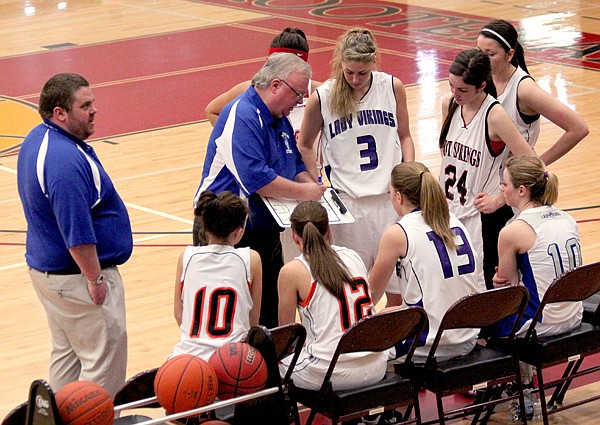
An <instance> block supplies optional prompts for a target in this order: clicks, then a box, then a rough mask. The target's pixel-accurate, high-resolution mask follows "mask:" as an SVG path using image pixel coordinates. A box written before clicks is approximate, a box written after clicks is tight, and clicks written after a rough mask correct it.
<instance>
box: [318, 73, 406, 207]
mask: <svg viewBox="0 0 600 425" xmlns="http://www.w3.org/2000/svg"><path fill="white" fill-rule="evenodd" d="M332 82H333V81H332V80H327V81H326V82H325V83H324V84H323V85H321V86H320V87H318V88H317V92H318V94H319V99H320V102H321V115H322V117H323V128H322V129H321V146H322V149H323V160H324V162H325V164H326V166H327V167H328V168H326V170H327V171H328V172H329V175H328V178H329V181H330V182H331V185H332V186H333V187H335V188H336V189H340V190H342V191H344V192H346V193H348V194H349V195H350V196H351V197H353V198H360V197H363V196H371V195H380V194H382V193H387V192H388V191H389V187H388V185H389V180H390V174H391V172H392V168H394V166H395V165H396V164H398V163H400V162H402V151H401V149H400V140H399V137H398V122H397V117H396V97H395V93H394V86H393V77H392V76H391V75H388V74H385V73H383V72H373V73H372V82H371V87H370V88H369V91H368V92H367V93H366V94H365V95H364V97H363V98H362V99H361V101H360V102H359V104H358V111H357V112H356V113H355V114H352V115H351V116H350V117H339V116H337V115H333V113H332V112H331V105H330V102H331V88H332ZM329 167H331V168H330V169H329Z"/></svg>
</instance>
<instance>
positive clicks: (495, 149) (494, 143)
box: [490, 140, 506, 156]
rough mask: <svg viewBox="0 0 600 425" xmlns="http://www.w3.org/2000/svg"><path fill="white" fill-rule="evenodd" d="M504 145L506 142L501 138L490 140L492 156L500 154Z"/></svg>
mask: <svg viewBox="0 0 600 425" xmlns="http://www.w3.org/2000/svg"><path fill="white" fill-rule="evenodd" d="M505 146H506V143H504V142H503V141H502V140H490V149H491V151H492V153H493V154H494V156H498V155H500V154H501V153H502V151H503V150H504V147H505Z"/></svg>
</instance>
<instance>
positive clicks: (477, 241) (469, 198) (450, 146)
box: [440, 95, 506, 288]
mask: <svg viewBox="0 0 600 425" xmlns="http://www.w3.org/2000/svg"><path fill="white" fill-rule="evenodd" d="M496 104H498V101H497V100H496V99H494V98H493V97H492V96H490V95H487V97H486V98H485V99H484V101H483V103H482V104H481V106H480V108H479V111H477V114H475V116H474V117H473V119H472V120H471V122H470V123H468V124H465V123H464V121H463V118H462V113H461V108H462V107H461V106H459V107H458V108H457V109H456V111H455V112H454V115H453V116H452V121H451V123H450V128H449V130H448V134H447V135H446V144H445V146H444V148H443V149H442V165H441V168H440V184H441V186H442V190H444V192H445V194H446V200H447V201H448V207H449V208H450V211H451V212H452V213H454V215H456V217H458V219H459V220H460V221H461V222H462V223H463V224H464V225H465V227H466V228H467V230H468V232H469V235H470V236H471V238H472V241H473V250H474V251H476V252H479V253H482V252H483V237H482V233H481V232H482V230H481V214H480V212H479V211H478V210H477V208H475V205H474V201H475V197H476V196H477V194H478V193H480V192H485V193H487V194H488V195H491V196H494V195H496V194H497V193H498V192H499V191H500V166H501V165H502V152H503V151H504V150H505V149H506V146H505V144H504V142H502V141H490V139H489V136H488V126H487V116H488V114H489V111H490V109H491V108H492V107H494V105H496ZM477 269H478V275H479V278H478V282H480V285H481V288H483V285H484V279H483V259H482V261H480V262H479V263H478V264H477Z"/></svg>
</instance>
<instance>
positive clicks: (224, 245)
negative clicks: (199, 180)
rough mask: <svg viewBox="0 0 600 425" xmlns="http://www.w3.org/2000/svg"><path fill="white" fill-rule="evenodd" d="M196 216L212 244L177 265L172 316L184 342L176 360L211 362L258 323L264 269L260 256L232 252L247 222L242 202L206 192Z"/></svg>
mask: <svg viewBox="0 0 600 425" xmlns="http://www.w3.org/2000/svg"><path fill="white" fill-rule="evenodd" d="M194 214H195V215H196V216H198V217H199V218H200V220H201V221H202V225H203V226H202V228H203V229H204V232H205V234H206V235H207V237H208V245H206V246H188V247H186V248H185V251H184V252H183V253H182V254H181V256H180V257H179V261H178V263H177V275H176V282H175V299H174V313H175V320H176V321H177V324H178V325H179V329H180V331H181V340H180V341H179V342H178V343H177V345H176V346H175V350H174V351H173V355H178V354H193V355H196V356H200V357H201V358H203V359H204V360H208V359H209V357H210V356H211V354H212V353H213V352H214V351H215V349H217V348H219V347H221V346H222V345H224V344H226V343H228V342H237V341H241V340H242V338H243V337H244V336H245V335H246V333H247V331H248V329H250V326H253V325H256V324H258V318H259V315H260V295H261V292H262V268H261V261H260V256H259V255H258V253H257V252H256V251H253V250H251V249H250V248H247V247H246V248H234V245H235V244H237V243H238V242H239V241H240V239H241V238H242V235H243V234H244V230H245V228H246V219H247V218H248V206H247V205H246V203H245V202H244V201H242V200H241V199H240V198H239V197H237V196H235V195H234V194H232V193H231V192H227V191H225V192H221V193H220V194H219V195H215V194H214V193H212V192H210V191H204V192H203V193H202V194H201V195H200V197H199V198H198V202H197V205H196V209H195V210H194Z"/></svg>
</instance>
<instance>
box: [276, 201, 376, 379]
mask: <svg viewBox="0 0 600 425" xmlns="http://www.w3.org/2000/svg"><path fill="white" fill-rule="evenodd" d="M290 221H291V223H292V239H293V240H294V242H295V243H296V244H297V245H298V248H299V249H300V252H302V254H301V255H300V256H298V257H296V258H295V259H294V260H292V261H290V262H289V263H287V264H286V265H285V266H283V268H282V269H281V272H280V273H279V281H278V288H279V324H280V325H284V324H287V323H293V322H294V321H295V319H296V307H298V312H299V315H300V319H301V321H302V324H303V325H304V327H305V328H306V331H307V337H306V344H305V345H304V347H303V349H302V353H301V354H300V357H299V358H298V363H297V364H296V366H295V368H294V372H293V374H292V379H293V380H294V384H295V385H297V386H299V387H301V388H306V389H309V390H317V389H319V388H320V386H321V383H322V381H323V378H324V376H325V373H326V372H327V368H328V367H329V364H330V361H331V358H332V357H333V353H334V351H335V348H336V346H337V344H338V342H339V339H340V338H341V337H342V334H343V333H344V331H345V330H346V329H348V328H349V327H350V326H351V325H352V324H353V323H355V322H356V321H358V320H359V319H361V318H363V317H365V316H368V315H370V314H371V313H372V310H373V303H372V302H371V296H370V293H369V286H368V284H367V282H366V280H365V278H366V276H367V270H366V268H365V265H364V263H363V262H362V260H361V259H360V257H359V256H358V254H356V252H354V251H352V250H351V249H348V248H343V247H339V246H333V245H330V240H331V229H330V227H329V218H328V217H327V211H326V210H325V208H324V207H323V206H322V205H321V204H320V203H319V202H316V201H306V202H302V203H300V204H298V205H297V206H296V208H294V211H293V212H292V215H291V217H290ZM342 357H343V358H344V361H340V362H339V363H338V364H337V366H336V368H335V370H334V372H333V376H332V377H331V381H332V384H333V388H334V389H336V390H337V389H351V388H358V387H361V386H364V385H371V384H374V383H376V382H378V381H380V380H381V379H382V378H383V375H384V374H385V369H386V363H387V362H386V360H387V353H386V352H384V353H371V352H364V353H358V354H351V355H342ZM280 369H281V372H282V373H285V372H286V371H287V369H288V362H287V361H286V359H284V360H283V361H282V362H281V367H280Z"/></svg>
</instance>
